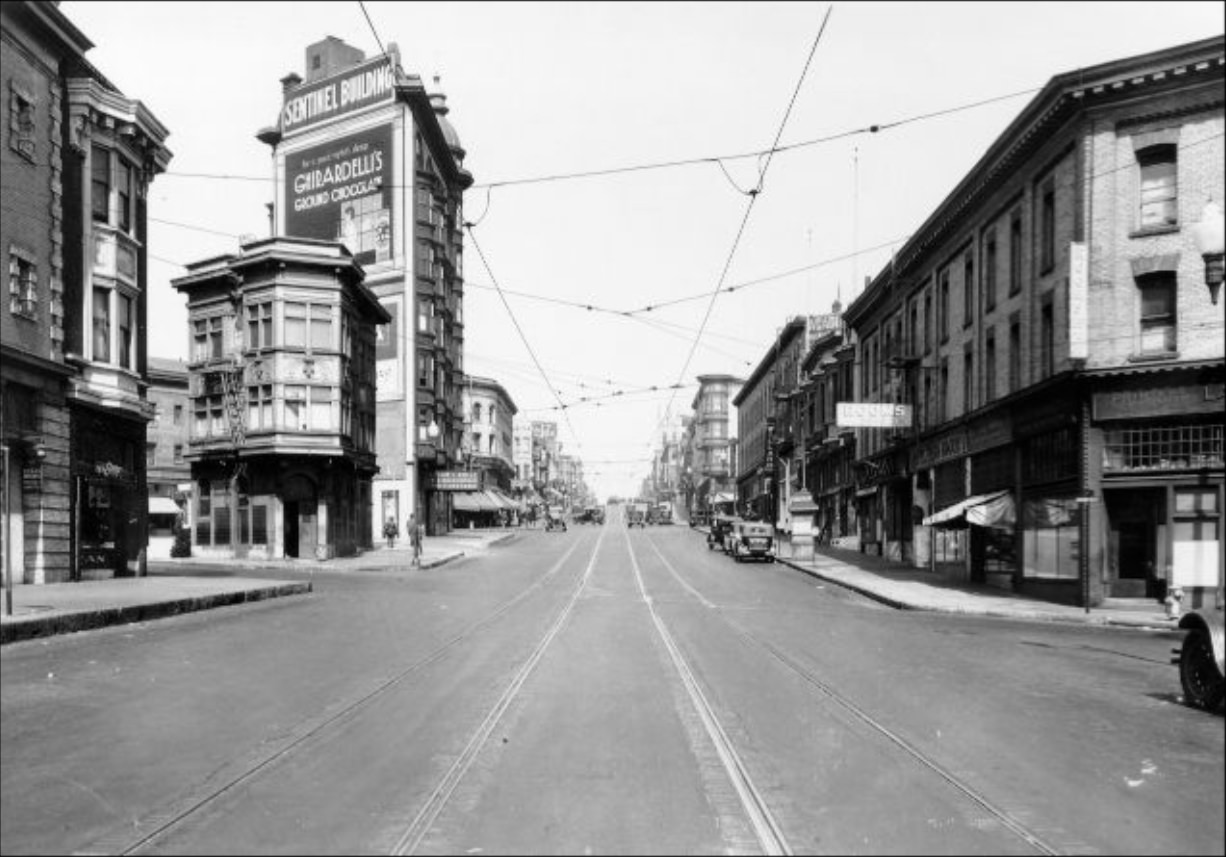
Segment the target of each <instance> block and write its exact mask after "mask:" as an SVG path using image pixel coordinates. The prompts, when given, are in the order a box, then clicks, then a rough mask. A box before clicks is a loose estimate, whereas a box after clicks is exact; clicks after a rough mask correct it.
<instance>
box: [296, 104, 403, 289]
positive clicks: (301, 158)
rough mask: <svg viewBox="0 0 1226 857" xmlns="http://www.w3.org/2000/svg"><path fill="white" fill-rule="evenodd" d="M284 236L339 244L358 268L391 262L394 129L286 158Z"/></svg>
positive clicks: (359, 135)
mask: <svg viewBox="0 0 1226 857" xmlns="http://www.w3.org/2000/svg"><path fill="white" fill-rule="evenodd" d="M285 174H286V184H285V231H286V234H288V235H292V236H296V237H299V238H315V239H317V240H320V241H340V242H341V243H342V244H344V245H345V246H346V247H348V248H349V252H351V253H352V254H353V255H354V258H355V259H357V261H358V263H359V264H362V265H372V264H376V263H378V262H386V261H388V260H390V259H391V258H392V251H393V247H392V126H391V125H382V126H380V127H378V128H371V129H368V130H366V131H360V132H358V133H355V134H349V135H346V136H344V137H340V138H338V139H336V140H332V141H330V142H328V143H324V144H322V145H319V146H313V147H312V148H309V149H303V150H301V151H298V152H292V153H290V154H288V155H286V156H285Z"/></svg>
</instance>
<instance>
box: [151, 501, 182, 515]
mask: <svg viewBox="0 0 1226 857" xmlns="http://www.w3.org/2000/svg"><path fill="white" fill-rule="evenodd" d="M149 514H150V515H177V514H179V505H178V504H177V503H176V502H175V501H174V500H171V499H170V498H169V497H150V498H149Z"/></svg>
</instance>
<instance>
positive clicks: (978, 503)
mask: <svg viewBox="0 0 1226 857" xmlns="http://www.w3.org/2000/svg"><path fill="white" fill-rule="evenodd" d="M1016 520H1017V510H1016V507H1015V506H1014V503H1013V494H1012V493H1010V492H1009V491H993V492H992V493H990V494H978V495H976V496H974V497H968V498H967V499H965V500H962V501H960V502H958V503H954V504H953V505H952V506H946V507H945V508H944V509H942V510H941V511H939V512H937V513H935V514H932V515H929V516H928V517H926V518H924V521H923V524H924V526H925V527H965V526H966V525H967V524H973V525H974V526H976V527H996V528H998V529H1003V530H1008V529H1012V528H1013V524H1014V522H1015V521H1016Z"/></svg>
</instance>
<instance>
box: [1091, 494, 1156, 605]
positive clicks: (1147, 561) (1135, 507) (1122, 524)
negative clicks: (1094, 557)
mask: <svg viewBox="0 0 1226 857" xmlns="http://www.w3.org/2000/svg"><path fill="white" fill-rule="evenodd" d="M1103 497H1104V499H1105V501H1106V504H1107V516H1108V518H1109V519H1110V533H1109V536H1108V538H1109V543H1108V548H1107V557H1108V560H1107V561H1108V563H1109V571H1110V581H1109V586H1110V596H1111V597H1113V598H1155V599H1160V598H1163V597H1164V596H1165V595H1166V575H1165V567H1166V557H1165V556H1163V554H1164V553H1165V544H1164V542H1165V540H1164V539H1163V538H1161V536H1162V533H1161V531H1162V530H1164V529H1165V527H1166V488H1165V487H1161V488H1127V489H1119V490H1108V491H1104V492H1103Z"/></svg>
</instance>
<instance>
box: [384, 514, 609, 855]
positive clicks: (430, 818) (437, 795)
mask: <svg viewBox="0 0 1226 857" xmlns="http://www.w3.org/2000/svg"><path fill="white" fill-rule="evenodd" d="M604 536H605V530H603V529H602V530H601V531H600V536H599V537H598V538H597V539H596V546H595V547H594V548H593V549H592V556H591V558H590V559H589V560H588V563H587V567H586V568H585V569H584V571H583V576H582V577H581V578H580V579H579V583H578V585H577V586H576V587H575V591H574V592H573V593H571V597H570V599H569V600H568V601H567V602H566V606H565V607H563V608H562V610H561V611H560V612H559V614H558V617H557V619H555V620H554V622H553V624H552V625H551V626H550V627H549V630H548V631H546V632H545V636H544V637H542V638H541V641H540V642H539V643H537V645H536V648H535V649H533V650H532V654H530V655H529V656H528V659H527V660H526V661H525V662H524V664H523V665H522V666H521V667H520V668H519V670H518V671H517V672H516V674H515V677H514V678H513V679H511V683H510V684H509V685H507V688H506V690H504V691H503V692H502V696H501V697H499V699H498V701H497V702H496V703H495V704H494V707H493V708H491V709H490V711H489V713H488V714H486V716H485V719H484V720H483V721H482V722H481V725H480V726H479V727H478V728H477V731H476V732H474V733H473V736H472V737H471V738H470V739H469V741H468V744H467V745H466V746H465V748H464V751H463V752H462V753H460V755H459V756H458V757H457V758H456V760H455V761H454V762H453V763H452V764H451V767H450V768H448V770H447V773H446V774H444V775H443V778H442V780H441V781H440V782H439V784H438V785H437V786H435V788H434V791H433V792H431V793H430V796H429V798H427V799H426V803H425V805H424V806H422V808H421V809H420V810H418V813H417V815H416V816H415V817H414V819H413V821H412V822H411V823H410V824H409V826H408V828H407V829H406V830H405V831H404V833H403V834H401V836H400V839H399V840H397V842H396V845H395V847H394V848H392V852H391V853H392V854H395V855H402V854H412V853H413V852H414V851H416V850H417V847H418V846H419V845H420V844H421V841H422V839H423V838H424V837H425V835H426V834H427V833H428V832H429V831H430V828H431V827H433V826H434V822H435V821H436V820H437V819H438V816H439V813H441V812H442V811H443V808H444V807H445V806H446V805H447V802H448V801H449V800H450V799H451V796H452V795H453V794H454V793H455V790H456V787H457V786H459V784H460V781H461V780H463V779H464V775H465V774H466V773H467V772H468V769H469V768H470V767H472V764H473V762H474V761H476V759H477V756H478V755H479V754H480V753H481V750H482V749H483V748H484V747H485V745H486V743H487V742H488V741H489V737H490V735H491V734H492V733H493V731H494V728H495V727H496V726H497V725H498V721H500V720H501V719H502V716H503V714H505V713H506V711H507V709H508V708H509V707H510V706H511V703H512V702H514V701H515V697H516V696H518V695H519V691H520V689H521V688H522V687H523V686H524V683H525V682H526V681H527V680H528V677H529V676H530V675H531V674H532V672H533V670H535V669H536V665H537V664H538V663H540V660H541V658H542V657H543V656H544V654H545V651H546V650H547V649H548V648H549V645H550V644H551V643H552V642H553V641H554V639H555V638H556V637H557V636H558V633H559V632H561V630H562V627H563V626H564V625H565V624H566V620H567V619H569V618H570V614H571V613H572V612H573V610H574V608H575V604H577V603H578V602H579V596H580V595H582V594H583V590H584V587H585V586H586V585H587V581H588V579H589V578H590V577H591V575H592V569H593V568H594V567H595V565H596V557H597V556H598V555H599V554H600V545H601V543H602V542H604ZM575 547H578V543H577V542H576V544H575ZM574 549H575V548H573V547H572V548H571V550H570V551H568V552H567V556H569V555H570V553H571V552H573V551H574Z"/></svg>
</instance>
